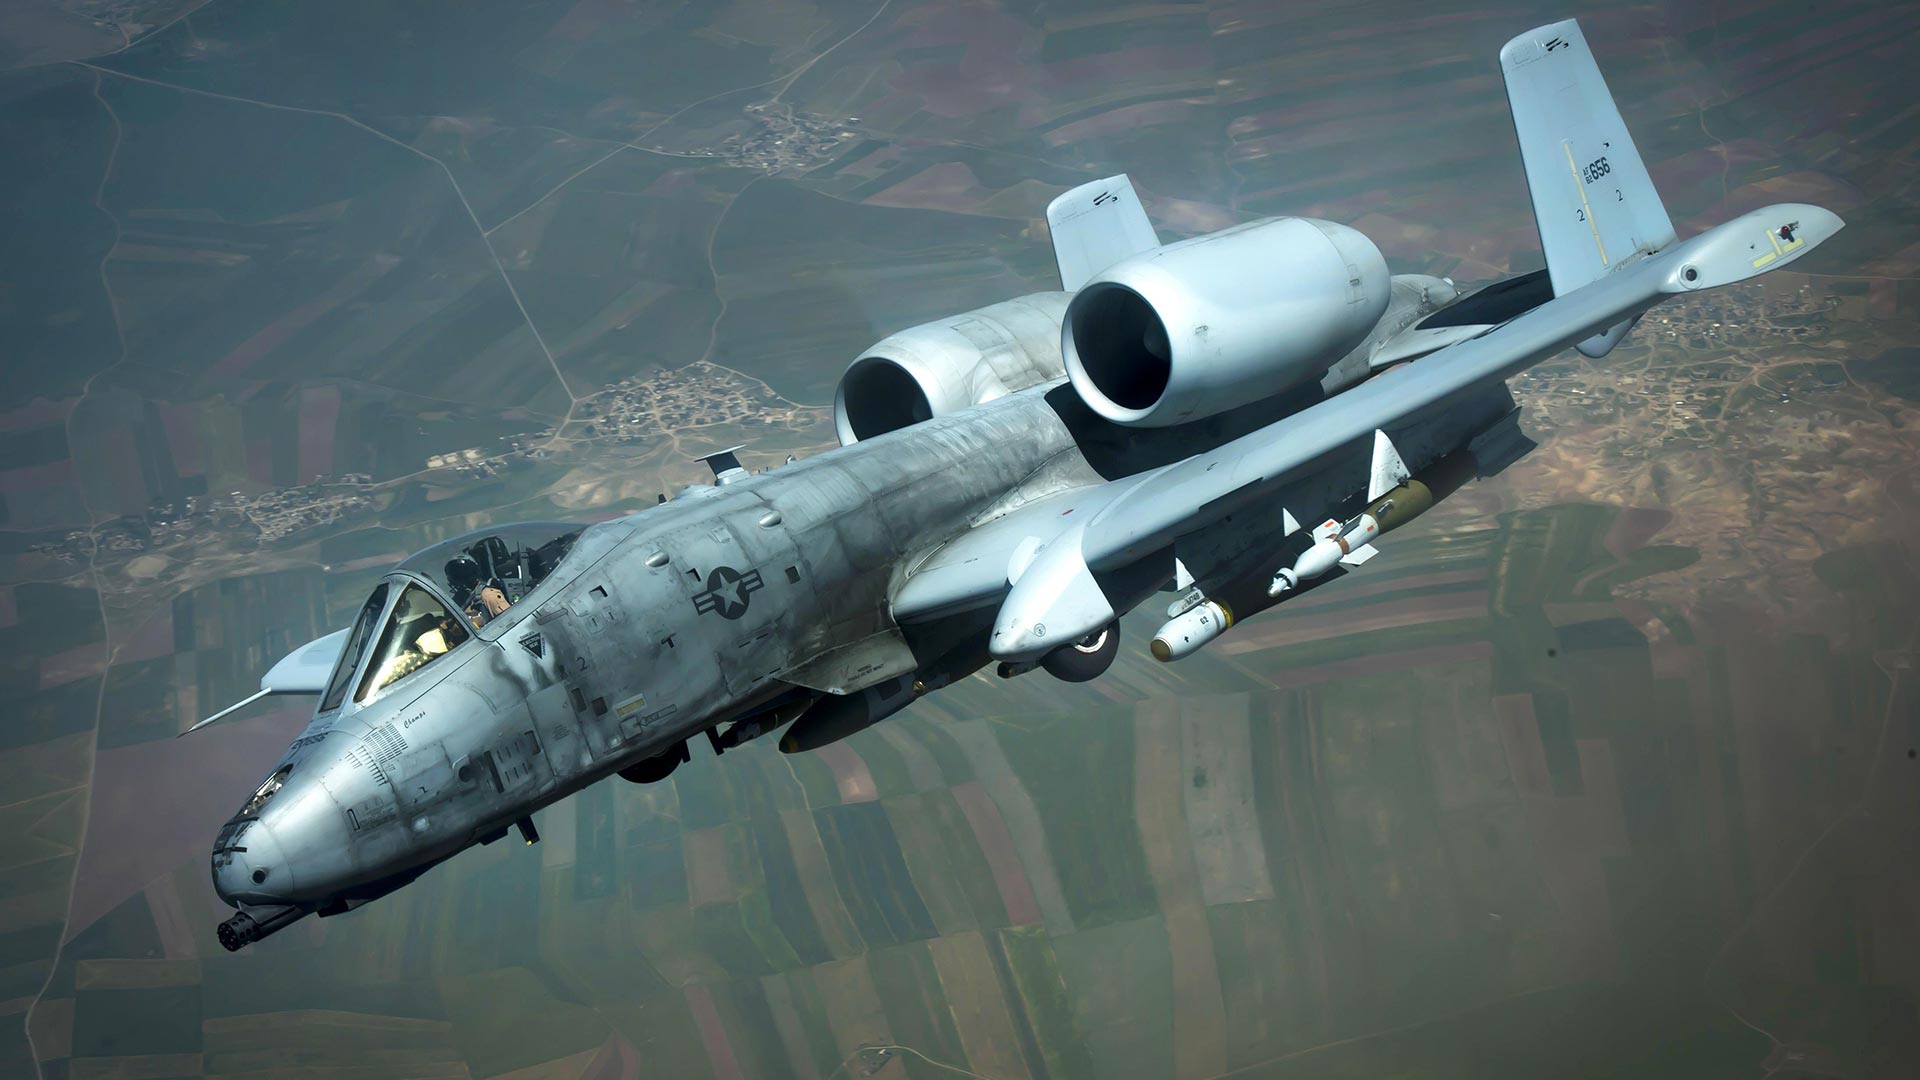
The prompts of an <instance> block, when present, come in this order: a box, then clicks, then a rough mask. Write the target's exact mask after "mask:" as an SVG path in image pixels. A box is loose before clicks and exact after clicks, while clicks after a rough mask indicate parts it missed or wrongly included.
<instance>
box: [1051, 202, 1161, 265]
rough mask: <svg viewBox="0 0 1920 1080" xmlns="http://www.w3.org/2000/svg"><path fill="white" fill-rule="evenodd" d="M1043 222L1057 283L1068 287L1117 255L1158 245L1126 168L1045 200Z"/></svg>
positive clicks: (1122, 255)
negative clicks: (1049, 238)
mask: <svg viewBox="0 0 1920 1080" xmlns="http://www.w3.org/2000/svg"><path fill="white" fill-rule="evenodd" d="M1047 228H1048V230H1049V231H1051V232H1052V233H1053V258H1054V261H1055V262H1056V263H1058V264H1059V266H1060V287H1061V288H1062V289H1065V290H1066V291H1068V292H1075V291H1078V290H1079V288H1080V286H1082V285H1085V284H1086V283H1087V280H1088V279H1089V278H1091V277H1093V275H1095V274H1097V273H1099V272H1100V271H1102V270H1105V269H1106V268H1107V267H1109V266H1112V265H1113V264H1114V263H1117V262H1119V261H1120V260H1121V259H1124V258H1126V257H1127V256H1129V255H1138V254H1139V253H1141V252H1143V251H1152V250H1153V249H1154V248H1157V247H1159V246H1160V238H1159V236H1157V235H1155V234H1154V231H1153V223H1152V222H1150V221H1148V220H1147V211H1146V208H1145V207H1143V206H1141V205H1140V196H1139V195H1138V194H1136V193H1135V192H1134V190H1133V182H1132V181H1131V180H1128V179H1127V174H1125V173H1121V174H1120V175H1118V176H1109V177H1107V178H1106V179H1105V180H1095V181H1093V182H1092V183H1090V184H1081V185H1080V186H1079V187H1077V188H1074V189H1073V190H1072V191H1069V192H1067V193H1066V194H1064V195H1061V196H1060V197H1059V198H1057V199H1055V200H1053V201H1052V202H1051V203H1048V204H1047Z"/></svg>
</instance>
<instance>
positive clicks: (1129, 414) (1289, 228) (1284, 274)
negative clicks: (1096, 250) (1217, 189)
mask: <svg viewBox="0 0 1920 1080" xmlns="http://www.w3.org/2000/svg"><path fill="white" fill-rule="evenodd" d="M1387 292H1388V274H1387V262H1386V260H1385V259H1384V258H1382V257H1381V255H1380V249H1379V248H1377V247H1375V246H1374V244H1373V241H1371V240H1368V239H1367V238H1366V237H1365V236H1363V235H1361V234H1360V233H1358V232H1356V231H1354V230H1353V229H1350V228H1348V227H1347V226H1345V225H1339V224H1336V223H1334V222H1331V221H1317V220H1314V219H1312V218H1270V219H1267V220H1265V221H1256V222H1251V223H1249V224H1246V225H1241V226H1237V227H1235V228H1232V229H1225V230H1222V231H1220V232H1217V233H1210V234H1208V235H1206V236H1197V237H1194V238H1193V239H1191V240H1182V241H1179V242H1177V243H1173V244H1168V245H1166V246H1165V247H1161V248H1157V249H1155V250H1153V251H1147V252H1142V253H1141V254H1139V255H1135V256H1132V257H1130V258H1127V259H1124V260H1122V261H1120V262H1118V263H1115V264H1114V265H1113V266H1111V267H1108V268H1107V269H1106V270H1104V271H1102V272H1100V273H1099V274H1097V275H1095V276H1094V278H1093V280H1091V281H1089V282H1087V284H1086V285H1085V286H1084V287H1082V288H1081V290H1080V291H1079V292H1078V293H1076V294H1075V295H1074V297H1073V302H1072V303H1071V304H1069V305H1068V307H1067V313H1066V319H1065V324H1064V326H1063V327H1062V329H1061V334H1060V339H1061V343H1060V349H1061V353H1062V357H1063V360H1064V363H1065V366H1066V371H1067V376H1068V377H1069V378H1070V379H1072V380H1073V386H1074V389H1075V390H1076V391H1078V392H1079V394H1080V397H1081V399H1082V400H1084V401H1085V402H1086V403H1087V405H1088V407H1090V408H1091V409H1093V411H1094V412H1096V413H1099V414H1100V415H1101V416H1104V417H1106V418H1107V419H1108V420H1111V421H1113V422H1114V423H1117V424H1132V425H1138V426H1142V427H1167V426H1171V425H1174V424H1182V423H1186V422H1187V421H1189V420H1198V419H1200V418H1201V417H1204V416H1211V415H1213V414H1214V413H1218V412H1223V411H1225V410H1227V409H1230V408H1233V407H1234V406H1237V405H1243V404H1246V403H1247V402H1250V401H1257V400H1259V399H1261V398H1266V397H1271V396H1273V395H1274V394H1278V393H1280V392H1282V391H1284V390H1287V389H1290V388H1292V387H1295V386H1298V385H1300V384H1302V383H1305V382H1309V381H1311V380H1314V379H1317V378H1319V377H1320V376H1321V375H1323V374H1325V373H1326V371H1327V369H1328V368H1329V367H1330V366H1332V364H1333V363H1334V362H1335V361H1337V360H1339V359H1340V357H1341V356H1342V355H1344V354H1345V353H1346V352H1347V351H1348V350H1349V349H1351V348H1353V346H1355V345H1357V344H1359V342H1360V341H1361V339H1362V338H1364V337H1365V336H1366V334H1367V333H1368V331H1370V330H1372V329H1373V327H1374V324H1375V323H1377V322H1378V321H1379V319H1380V316H1381V315H1382V314H1384V313H1385V311H1386V308H1387Z"/></svg>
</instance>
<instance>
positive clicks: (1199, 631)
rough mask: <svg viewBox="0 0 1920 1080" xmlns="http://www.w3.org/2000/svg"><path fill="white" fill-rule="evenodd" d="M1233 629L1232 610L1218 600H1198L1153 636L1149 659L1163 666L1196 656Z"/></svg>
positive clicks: (1169, 620) (1168, 621)
mask: <svg viewBox="0 0 1920 1080" xmlns="http://www.w3.org/2000/svg"><path fill="white" fill-rule="evenodd" d="M1232 625H1233V609H1232V608H1230V607H1228V606H1227V605H1225V604H1223V603H1221V602H1220V601H1218V600H1202V601H1200V602H1199V603H1197V604H1195V605H1193V606H1192V607H1190V608H1188V609H1187V610H1185V611H1183V612H1181V613H1180V614H1178V615H1175V616H1174V617H1173V618H1171V619H1168V620H1167V622H1166V625H1164V626H1162V627H1161V628H1160V631H1159V633H1156V634H1154V635H1153V644H1152V645H1151V646H1149V648H1151V649H1152V651H1153V658H1154V659H1155V660H1158V661H1160V662H1161V663H1163V664H1164V663H1166V662H1167V661H1169V660H1178V659H1180V658H1181V657H1183V656H1189V655H1191V654H1193V653H1196V652H1199V651H1200V648H1201V646H1203V645H1205V644H1206V643H1207V642H1209V641H1212V640H1213V639H1214V638H1217V637H1219V636H1220V635H1221V634H1222V633H1225V632H1226V629H1227V628H1228V627H1230V626H1232Z"/></svg>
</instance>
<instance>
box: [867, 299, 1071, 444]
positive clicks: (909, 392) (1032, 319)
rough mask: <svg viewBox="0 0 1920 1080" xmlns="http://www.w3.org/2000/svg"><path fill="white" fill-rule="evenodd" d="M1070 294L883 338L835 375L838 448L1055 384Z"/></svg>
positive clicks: (1007, 303)
mask: <svg viewBox="0 0 1920 1080" xmlns="http://www.w3.org/2000/svg"><path fill="white" fill-rule="evenodd" d="M1067 299H1068V294H1067V293H1060V292H1051V293H1031V294H1029V295H1027V296H1021V297H1016V298H1014V299H1012V300H1006V301H1002V302H1001V303H998V304H993V305H991V306H989V307H983V308H981V309H979V310H978V311H969V312H967V313H966V314H964V315H955V316H952V317H950V318H946V319H941V320H939V321H938V322H930V323H923V324H921V325H919V326H916V327H914V328H912V329H911V330H902V331H900V332H899V333H897V334H894V335H892V336H891V337H887V338H883V339H882V340H881V341H880V342H879V343H877V344H875V345H874V346H873V347H872V348H870V349H867V350H866V351H865V352H862V353H861V354H860V359H858V360H855V361H854V362H853V364H852V365H851V366H850V367H848V368H847V371H846V374H844V375H842V376H840V387H839V389H838V390H837V391H835V393H834V396H833V426H834V428H835V430H836V431H837V432H838V433H839V436H840V445H842V446H848V445H851V444H852V443H856V442H858V441H860V440H861V439H871V438H873V437H874V436H875V435H883V434H885V433H887V432H889V431H897V430H899V429H900V428H903V427H906V426H907V425H909V424H917V423H919V422H920V421H922V420H931V419H932V418H934V417H936V416H945V415H946V414H948V413H951V412H957V411H959V410H961V409H964V408H967V407H968V406H970V405H979V404H982V403H984V402H988V401H992V400H993V399H995V398H998V397H1004V396H1005V395H1007V394H1011V393H1013V392H1014V391H1016V390H1025V389H1026V388H1027V387H1029V386H1038V385H1039V384H1041V383H1043V382H1048V381H1051V380H1053V379H1057V378H1059V377H1060V374H1061V370H1060V321H1061V319H1062V318H1063V317H1064V316H1065V314H1066V310H1067Z"/></svg>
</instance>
